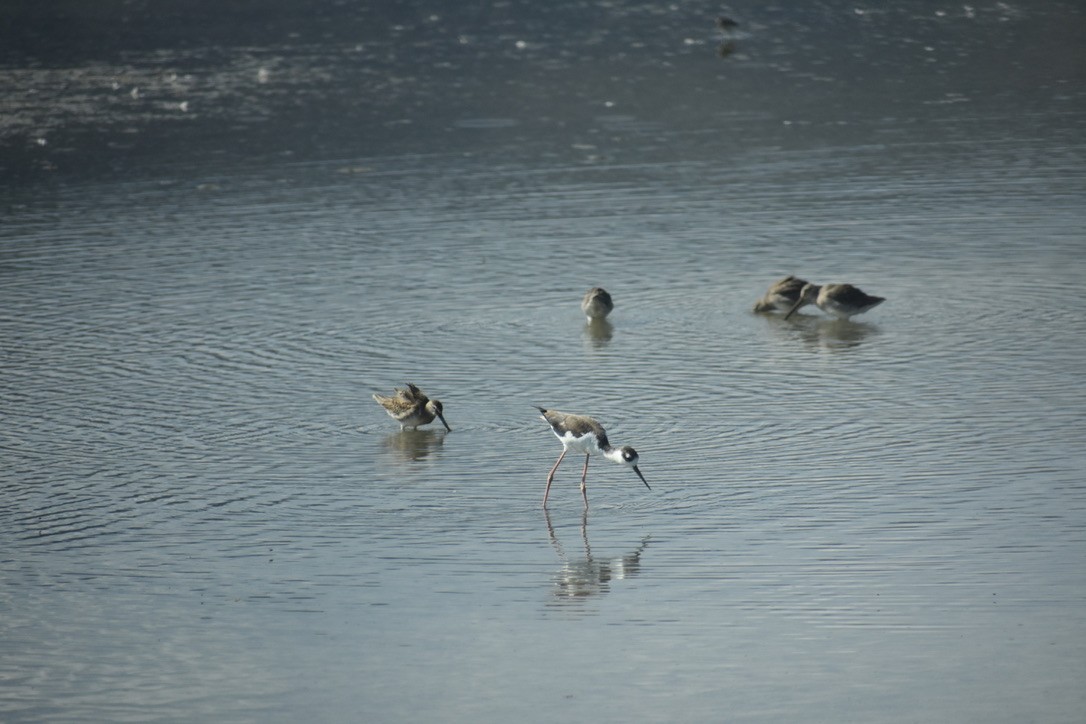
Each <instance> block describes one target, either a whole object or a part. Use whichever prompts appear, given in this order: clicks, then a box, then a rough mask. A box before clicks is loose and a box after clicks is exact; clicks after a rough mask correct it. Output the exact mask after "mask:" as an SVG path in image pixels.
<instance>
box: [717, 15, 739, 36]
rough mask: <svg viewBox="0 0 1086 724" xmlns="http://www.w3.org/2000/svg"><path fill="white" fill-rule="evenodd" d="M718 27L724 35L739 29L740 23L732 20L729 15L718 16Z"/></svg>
mask: <svg viewBox="0 0 1086 724" xmlns="http://www.w3.org/2000/svg"><path fill="white" fill-rule="evenodd" d="M716 26H717V28H718V29H719V30H720V32H722V33H730V32H731V31H733V30H735V29H736V28H738V27H739V23H738V22H736V21H735V20H732V19H731V18H729V17H728V16H727V15H717V17H716Z"/></svg>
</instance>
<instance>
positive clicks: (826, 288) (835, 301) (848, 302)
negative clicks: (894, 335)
mask: <svg viewBox="0 0 1086 724" xmlns="http://www.w3.org/2000/svg"><path fill="white" fill-rule="evenodd" d="M885 301H886V298H885V297H873V296H871V295H870V294H864V293H863V292H862V291H861V290H859V289H857V288H856V287H854V286H852V285H851V284H823V285H821V286H819V285H817V284H807V285H805V286H804V287H803V289H802V290H800V293H799V299H798V300H796V303H795V304H794V305H793V306H792V308H791V309H789V310H788V314H786V315H784V318H785V319H788V318H789V317H791V316H792V314H793V313H794V312H795V311H796V310H797V309H799V308H800V307H802V306H803V305H804V304H811V303H813V304H814V305H815V306H816V307H818V308H819V309H821V310H822V311H823V312H825V313H826V314H832V315H833V316H835V317H837V318H838V319H848V318H849V317H851V316H853V315H856V314H863V313H864V312H866V311H867V310H869V309H871V308H872V307H877V306H878V305H880V304H882V303H883V302H885Z"/></svg>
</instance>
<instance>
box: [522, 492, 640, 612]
mask: <svg viewBox="0 0 1086 724" xmlns="http://www.w3.org/2000/svg"><path fill="white" fill-rule="evenodd" d="M543 518H544V520H545V521H546V523H547V534H548V535H549V537H550V541H551V546H552V547H553V548H554V551H555V553H557V554H558V559H559V561H560V562H561V564H562V565H561V568H560V569H559V570H558V572H557V573H556V574H555V576H554V581H553V582H554V589H553V591H552V593H553V595H554V599H555V600H557V601H559V602H562V603H571V602H579V601H584V600H585V599H587V598H591V597H592V596H596V595H599V594H602V593H606V592H607V591H609V590H610V583H611V581H619V580H622V579H625V578H632V577H634V576H636V575H637V574H638V573H640V571H641V552H642V551H644V550H645V548H646V547H647V546H648V544H649V539H650V536H645V537H644V538H643V539H642V540H641V544H640V545H638V546H637V548H635V549H634V550H633V551H631V552H629V553H626V554H625V555H622V556H620V557H618V558H612V559H610V560H604V561H597V560H596V559H595V558H594V557H593V555H592V546H591V544H590V543H589V542H588V511H587V510H586V511H584V512H582V514H581V542H582V544H583V546H584V555H583V556H581V557H576V558H574V559H571V558H570V557H569V556H567V555H566V551H565V548H563V547H562V542H561V541H560V540H559V539H558V536H557V535H556V534H555V532H554V525H553V524H552V523H551V516H550V513H549V512H548V511H547V510H545V509H544V511H543Z"/></svg>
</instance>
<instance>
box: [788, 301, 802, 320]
mask: <svg viewBox="0 0 1086 724" xmlns="http://www.w3.org/2000/svg"><path fill="white" fill-rule="evenodd" d="M802 306H803V300H802V299H800V300H799V301H798V302H796V303H795V304H793V305H792V308H791V309H789V310H788V314H786V315H784V318H785V319H788V318H789V317H791V316H792V315H793V314H795V313H796V310H797V309H799V308H800V307H802Z"/></svg>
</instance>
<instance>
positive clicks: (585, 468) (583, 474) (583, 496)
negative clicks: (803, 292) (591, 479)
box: [581, 453, 592, 510]
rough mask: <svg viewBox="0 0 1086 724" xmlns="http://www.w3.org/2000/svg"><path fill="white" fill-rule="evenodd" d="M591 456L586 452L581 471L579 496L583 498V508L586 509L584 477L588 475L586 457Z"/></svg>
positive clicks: (586, 492)
mask: <svg viewBox="0 0 1086 724" xmlns="http://www.w3.org/2000/svg"><path fill="white" fill-rule="evenodd" d="M590 457H592V456H591V455H588V454H587V453H586V454H585V456H584V470H582V471H581V497H582V498H584V509H585V510H588V490H587V487H588V486H586V485H585V482H584V481H585V478H587V477H588V459H589V458H590Z"/></svg>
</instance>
